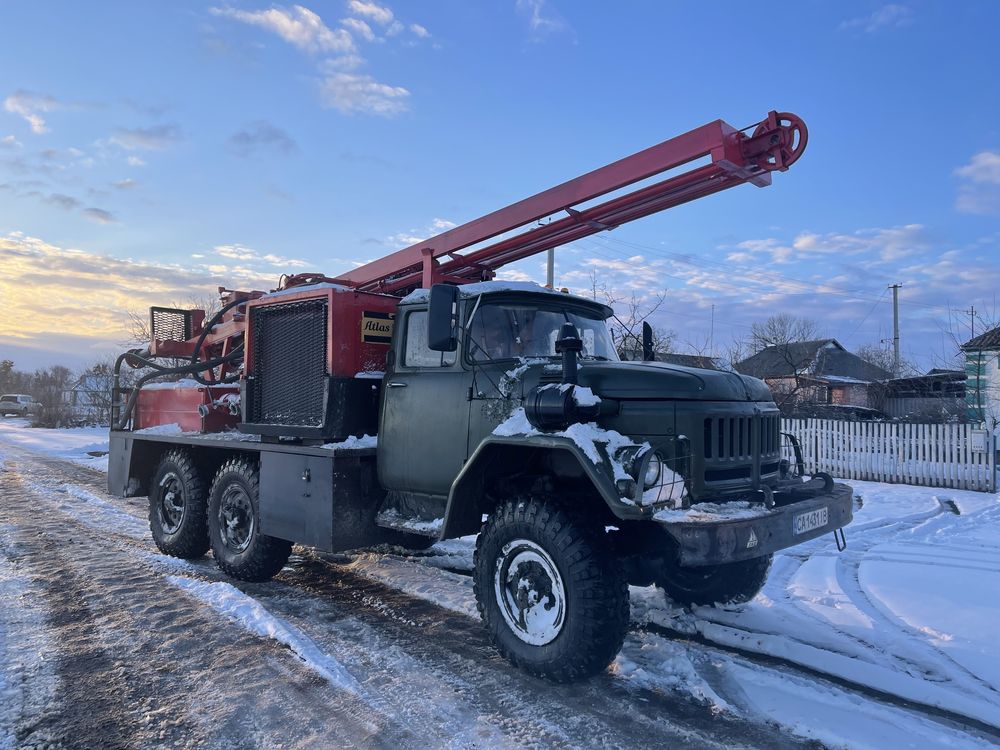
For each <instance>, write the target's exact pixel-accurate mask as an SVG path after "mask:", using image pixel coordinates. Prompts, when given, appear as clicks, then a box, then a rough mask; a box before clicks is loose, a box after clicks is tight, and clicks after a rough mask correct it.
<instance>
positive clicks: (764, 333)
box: [748, 313, 820, 354]
mask: <svg viewBox="0 0 1000 750" xmlns="http://www.w3.org/2000/svg"><path fill="white" fill-rule="evenodd" d="M819 335H820V334H819V324H817V323H816V321H815V320H811V319H810V318H800V317H798V316H795V315H789V314H788V313H779V314H778V315H772V316H771V317H770V318H768V319H767V320H765V321H764V322H763V323H754V324H753V326H752V327H751V329H750V339H749V341H748V344H749V349H750V351H751V352H752V353H754V354H756V353H757V352H762V351H764V349H766V348H767V347H769V346H778V347H787V346H788V344H791V343H795V342H799V341H813V340H815V339H817V338H819Z"/></svg>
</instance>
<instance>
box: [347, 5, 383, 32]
mask: <svg viewBox="0 0 1000 750" xmlns="http://www.w3.org/2000/svg"><path fill="white" fill-rule="evenodd" d="M347 7H348V9H349V10H350V12H351V13H353V14H354V15H356V16H364V17H365V18H370V19H371V20H372V21H374V22H375V23H377V24H379V25H380V26H385V25H386V24H389V23H392V19H393V13H392V11H391V10H389V9H388V8H385V7H383V6H381V5H377V4H376V3H366V2H362V0H350V2H348V3H347Z"/></svg>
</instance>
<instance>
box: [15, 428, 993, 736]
mask: <svg viewBox="0 0 1000 750" xmlns="http://www.w3.org/2000/svg"><path fill="white" fill-rule="evenodd" d="M102 441H106V436H105V434H103V433H100V432H96V431H93V432H88V431H86V430H62V431H51V430H32V429H27V428H26V426H25V425H24V423H23V422H20V421H19V420H3V421H2V422H0V602H2V608H0V750H6V749H7V748H15V747H34V746H44V743H46V742H51V743H53V744H54V746H56V747H59V746H65V747H72V746H81V747H84V746H95V745H94V743H95V742H98V743H104V744H103V746H107V747H113V746H119V745H120V746H154V745H158V744H172V743H175V744H177V746H181V747H220V748H221V747H236V746H239V747H245V746H261V747H265V746H266V747H270V746H275V747H276V746H287V747H315V746H322V745H324V744H325V745H327V746H342V747H347V746H351V744H352V743H353V744H357V745H361V746H372V745H374V746H382V745H394V746H396V747H418V746H419V747H487V746H489V747H493V746H510V747H525V746H527V747H532V746H537V747H548V746H563V747H575V746H602V747H625V746H629V747H646V746H664V745H675V746H682V747H683V746H690V747H711V746H719V747H734V746H745V747H781V746H785V747H795V746H803V745H801V742H802V741H808V740H813V741H818V742H820V743H822V744H823V745H826V746H829V747H852V748H853V747H871V748H884V747H914V748H920V747H929V746H940V747H963V748H964V747H995V746H997V745H998V744H1000V708H998V706H1000V694H998V690H1000V649H997V648H996V647H995V644H994V640H995V638H994V636H993V632H992V630H993V627H994V624H995V623H996V622H997V621H998V619H1000V618H998V615H1000V604H998V602H997V601H996V592H997V591H1000V527H998V521H1000V503H998V498H997V497H996V496H991V495H984V494H980V493H969V492H958V491H951V490H949V491H947V492H945V491H936V490H930V489H926V488H916V487H909V486H903V485H895V486H890V485H881V484H869V483H854V485H855V487H856V493H857V495H858V504H859V505H860V507H858V508H857V509H856V515H855V522H854V524H852V526H851V527H849V529H848V544H849V547H848V550H847V551H846V552H844V553H840V554H838V553H837V552H836V548H835V546H834V544H833V541H832V539H820V540H815V541H814V542H811V543H809V544H807V545H804V546H802V547H799V548H796V549H794V550H790V551H789V552H788V553H786V554H782V555H778V556H777V557H776V560H775V566H774V568H773V571H772V574H771V577H770V579H769V581H768V584H767V586H766V587H765V589H764V591H763V592H762V594H761V595H760V596H758V597H757V599H755V600H754V601H753V602H751V603H749V604H747V605H743V606H741V607H734V608H729V609H718V608H711V607H700V608H696V609H695V610H694V611H690V610H683V609H678V608H673V607H671V606H668V605H667V604H666V603H665V602H664V600H663V598H662V596H661V595H660V594H659V592H657V591H656V590H655V589H633V591H632V604H633V619H634V627H633V632H632V633H631V634H630V635H629V637H628V638H627V639H626V642H625V646H624V648H623V650H622V653H621V655H620V656H619V657H618V659H617V660H616V662H615V663H614V664H613V665H612V667H611V669H610V670H609V672H608V674H607V675H605V676H602V677H599V678H596V679H594V680H592V681H590V682H588V683H586V684H585V685H579V686H569V687H566V686H554V685H549V684H548V683H544V682H540V681H538V680H535V679H532V678H529V677H526V676H524V675H523V674H521V673H520V672H518V671H517V670H515V669H513V668H512V667H510V666H508V665H507V664H506V663H505V662H503V661H501V660H500V659H499V658H497V657H496V656H495V655H494V654H493V653H492V651H491V650H490V648H489V645H488V643H487V640H486V638H485V637H484V636H483V634H482V632H481V628H480V627H479V624H478V621H477V618H476V615H475V605H474V599H473V596H472V587H471V580H470V578H469V571H470V570H471V567H472V559H471V558H472V554H471V552H472V544H473V542H474V540H473V539H471V538H468V539H461V540H452V541H448V542H444V543H439V544H437V545H435V546H434V547H433V548H432V549H431V550H429V551H428V552H425V553H419V554H413V553H406V552H404V551H402V550H399V549H376V550H365V551H361V552H357V553H351V554H341V555H320V554H317V553H314V552H312V551H310V550H306V549H299V548H297V549H296V554H295V555H293V558H292V560H291V561H290V563H289V565H288V566H287V567H286V569H285V570H284V571H282V573H281V574H280V575H279V576H278V577H277V578H276V579H275V580H274V581H272V582H269V583H265V584H238V585H234V582H229V581H226V579H225V578H224V577H223V576H222V575H221V574H219V573H218V571H217V570H216V569H215V567H214V565H213V564H212V562H211V559H210V558H207V559H205V560H200V561H194V562H192V563H186V562H183V561H179V560H174V559H172V558H166V557H163V556H162V555H159V554H158V553H157V551H156V549H155V547H154V546H153V544H152V541H151V539H150V537H149V533H148V529H147V527H146V522H145V510H146V509H145V503H144V501H142V500H141V499H132V500H122V499H118V498H111V497H109V496H108V495H107V494H106V493H105V492H104V490H103V476H102V475H100V474H98V473H97V472H95V471H93V470H92V469H90V468H81V467H80V466H79V465H78V464H80V463H83V464H87V463H90V464H91V465H93V464H96V465H97V467H98V468H100V467H101V463H102V460H101V458H100V457H94V456H91V455H89V453H99V452H100V446H101V442H102ZM68 461H74V462H76V464H77V465H74V464H72V463H68ZM104 463H105V465H106V462H104Z"/></svg>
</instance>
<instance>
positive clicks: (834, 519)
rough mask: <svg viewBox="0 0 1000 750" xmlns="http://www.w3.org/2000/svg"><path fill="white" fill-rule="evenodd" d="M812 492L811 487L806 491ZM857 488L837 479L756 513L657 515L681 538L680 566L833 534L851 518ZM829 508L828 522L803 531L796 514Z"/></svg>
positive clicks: (731, 559) (733, 558) (742, 557)
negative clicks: (689, 517)
mask: <svg viewBox="0 0 1000 750" xmlns="http://www.w3.org/2000/svg"><path fill="white" fill-rule="evenodd" d="M802 494H811V493H802ZM853 498H854V491H853V490H852V489H851V488H850V487H849V486H848V485H846V484H833V486H832V488H831V489H829V490H825V491H824V492H823V493H822V494H818V495H815V496H813V497H808V498H806V499H802V500H796V501H794V502H790V503H787V504H783V505H779V506H778V507H775V508H773V509H771V510H769V511H768V512H767V513H766V514H763V515H760V516H755V517H753V518H736V519H732V520H726V519H725V518H724V517H723V518H721V519H720V520H711V521H659V520H658V521H657V523H658V524H660V525H661V526H662V527H663V529H664V531H666V532H667V533H668V534H669V535H670V536H671V537H672V538H673V540H674V541H675V542H676V543H677V547H678V551H679V562H680V564H681V565H682V566H685V567H689V566H697V565H718V564H720V563H730V562H738V561H740V560H749V559H751V558H754V557H761V556H763V555H768V554H771V553H772V552H777V551H778V550H782V549H787V548H788V547H793V546H795V545H796V544H801V543H802V542H806V541H809V540H810V539H815V538H816V537H818V536H822V535H823V534H829V533H831V532H833V531H835V530H836V529H839V528H842V527H844V526H846V525H847V524H849V523H850V522H851V519H852V518H853V515H854V513H853ZM824 507H825V508H826V509H827V522H826V523H825V524H823V525H822V526H819V527H817V528H814V529H809V530H807V531H802V532H800V533H796V532H795V528H794V519H795V518H796V517H797V516H800V515H802V514H804V513H808V512H809V511H814V510H820V509H822V508H824Z"/></svg>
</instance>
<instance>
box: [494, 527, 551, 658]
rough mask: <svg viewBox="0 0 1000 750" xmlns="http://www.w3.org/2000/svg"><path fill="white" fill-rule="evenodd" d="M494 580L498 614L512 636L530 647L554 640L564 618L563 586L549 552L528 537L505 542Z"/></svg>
mask: <svg viewBox="0 0 1000 750" xmlns="http://www.w3.org/2000/svg"><path fill="white" fill-rule="evenodd" d="M493 582H494V593H495V594H496V600H497V603H498V604H499V606H500V614H501V615H502V616H503V618H504V621H505V622H506V623H507V625H508V627H510V629H511V631H512V632H513V633H514V635H516V636H517V637H518V638H520V639H521V640H522V641H524V642H525V643H530V644H531V645H533V646H544V645H545V644H547V643H551V642H552V641H554V640H555V639H556V637H557V636H558V635H559V633H560V632H561V631H562V627H563V624H564V621H565V618H566V588H565V586H564V585H563V581H562V576H560V574H559V569H558V568H557V567H556V564H555V562H554V561H553V560H552V558H551V557H550V556H549V554H548V552H546V551H545V550H544V549H543V548H542V547H540V546H539V545H537V544H535V543H534V542H532V541H529V540H527V539H516V540H514V541H512V542H508V543H507V544H505V545H504V547H503V549H502V550H501V552H500V556H499V558H498V559H497V566H496V573H495V574H494V579H493Z"/></svg>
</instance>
